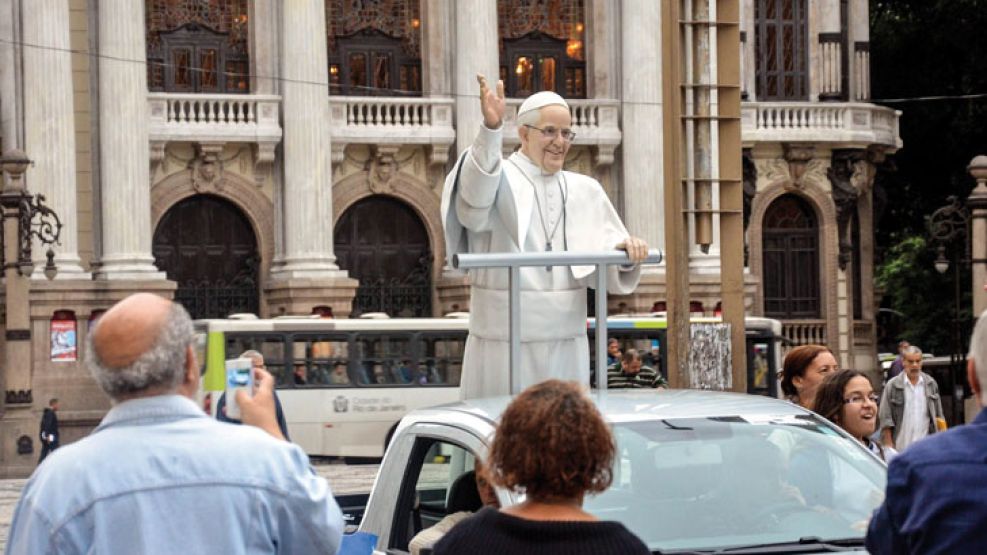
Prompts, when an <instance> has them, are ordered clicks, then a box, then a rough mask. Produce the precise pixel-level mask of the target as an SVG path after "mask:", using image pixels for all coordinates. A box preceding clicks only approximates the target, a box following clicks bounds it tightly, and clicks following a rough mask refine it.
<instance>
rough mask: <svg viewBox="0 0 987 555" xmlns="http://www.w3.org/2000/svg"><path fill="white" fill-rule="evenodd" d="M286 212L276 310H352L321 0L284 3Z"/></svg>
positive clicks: (273, 297) (275, 278) (275, 279)
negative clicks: (338, 238)
mask: <svg viewBox="0 0 987 555" xmlns="http://www.w3.org/2000/svg"><path fill="white" fill-rule="evenodd" d="M278 6H279V9H280V13H281V28H280V45H281V48H280V52H279V56H278V58H279V63H280V69H281V71H280V75H281V83H280V87H281V114H282V126H283V132H284V137H283V139H282V143H281V146H282V156H281V163H282V170H283V174H282V176H283V178H282V181H281V187H280V191H278V192H276V194H278V195H279V197H280V201H281V206H282V209H283V213H282V216H283V217H282V218H281V222H282V223H281V226H280V227H279V230H280V231H281V232H282V236H281V242H280V244H281V245H282V251H281V252H280V253H277V254H276V255H275V266H274V267H272V269H271V281H270V282H269V284H268V287H267V291H268V297H267V298H268V303H269V304H270V305H271V308H272V310H271V313H272V315H277V314H284V313H293V314H297V313H306V314H307V313H308V311H309V310H310V309H311V307H312V306H314V305H316V304H329V305H331V306H332V307H333V312H334V313H335V314H337V315H342V316H345V315H346V314H348V313H349V310H350V303H351V302H352V299H353V294H354V293H355V289H356V285H357V283H356V281H355V280H351V279H348V278H347V277H346V272H345V271H342V270H340V269H339V267H338V266H337V265H336V257H335V256H334V255H333V252H332V250H333V224H334V222H333V216H332V165H331V158H330V156H331V154H330V153H331V151H332V149H331V144H330V143H331V141H330V135H329V128H330V122H329V118H330V116H329V63H328V53H327V51H326V13H325V6H324V4H323V3H322V2H321V0H297V1H292V2H279V3H278Z"/></svg>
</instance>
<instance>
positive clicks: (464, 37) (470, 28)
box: [453, 0, 500, 154]
mask: <svg viewBox="0 0 987 555" xmlns="http://www.w3.org/2000/svg"><path fill="white" fill-rule="evenodd" d="M454 9H455V10H456V19H455V25H454V29H453V32H454V33H455V35H456V43H455V44H456V49H455V53H456V55H455V57H454V59H453V63H454V64H455V66H456V67H455V75H454V76H453V86H454V87H455V92H456V153H457V154H458V153H460V152H462V151H464V150H466V148H467V147H469V146H470V145H471V144H473V139H475V138H476V133H477V131H479V129H480V126H481V125H483V116H482V115H481V114H480V87H479V85H478V84H477V82H476V74H477V73H482V74H483V75H485V76H486V77H487V81H488V82H489V83H490V86H491V87H493V86H495V85H496V83H497V80H498V79H499V78H500V77H499V75H500V59H499V54H498V49H497V37H498V34H497V2H496V1H495V0H460V1H459V2H456V5H455V8H454Z"/></svg>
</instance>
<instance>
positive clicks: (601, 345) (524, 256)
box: [452, 249, 662, 394]
mask: <svg viewBox="0 0 987 555" xmlns="http://www.w3.org/2000/svg"><path fill="white" fill-rule="evenodd" d="M661 260H662V253H661V251H660V250H659V249H651V250H649V251H648V256H647V257H646V258H645V259H644V260H643V261H641V263H642V264H658V263H660V262H661ZM629 263H630V259H629V258H628V257H627V253H626V252H624V251H612V252H603V253H600V252H530V253H484V254H470V253H463V254H455V255H453V257H452V267H453V268H457V269H471V268H504V267H506V268H509V273H508V284H507V286H508V289H509V290H510V300H509V303H508V305H509V311H510V312H509V313H508V326H509V327H510V333H511V340H510V358H509V364H510V368H509V369H508V371H509V373H510V384H511V394H517V393H520V391H521V377H520V373H519V372H518V370H519V369H520V364H521V268H522V267H525V266H584V265H586V266H588V265H595V266H596V285H597V289H596V292H597V293H596V317H597V320H596V346H597V348H596V380H597V386H598V387H600V380H603V387H600V389H604V388H605V387H606V378H605V377H604V374H605V373H606V371H607V368H606V364H605V362H606V358H604V357H605V356H606V354H605V353H606V347H607V344H606V335H607V297H606V295H607V271H606V270H607V266H609V265H612V264H629Z"/></svg>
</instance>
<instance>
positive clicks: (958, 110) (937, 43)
mask: <svg viewBox="0 0 987 555" xmlns="http://www.w3.org/2000/svg"><path fill="white" fill-rule="evenodd" d="M870 15H871V40H870V43H871V44H870V48H871V91H872V93H871V96H872V97H873V98H874V99H876V100H875V102H877V103H878V104H885V105H887V106H890V107H892V108H895V109H897V110H901V111H902V116H901V124H900V132H901V137H902V140H903V142H904V147H903V148H902V149H901V150H899V151H898V152H897V153H896V154H895V156H894V163H895V165H896V166H897V172H895V173H894V174H893V175H892V176H891V177H890V179H889V180H888V181H887V182H886V183H885V186H886V187H887V190H886V191H885V192H886V194H887V196H888V204H887V209H886V210H885V213H884V215H883V217H882V219H881V220H880V221H879V222H878V223H877V227H876V229H875V232H876V245H877V250H878V252H879V253H881V255H879V261H880V262H881V263H880V266H879V267H878V269H877V275H878V276H879V281H880V282H881V285H882V286H883V287H884V294H885V298H884V301H883V304H882V306H884V307H886V308H890V309H893V310H896V311H900V312H901V313H902V314H903V315H904V316H903V318H902V320H903V322H904V326H905V327H904V329H903V330H902V332H901V334H902V335H903V338H904V339H909V340H914V341H915V342H916V343H917V344H919V345H923V346H926V345H928V346H931V347H933V348H934V349H935V350H936V352H938V353H947V352H949V349H950V334H949V330H950V326H949V325H944V324H943V323H944V322H946V323H948V322H949V321H950V320H951V319H952V317H953V316H952V310H953V304H954V301H953V291H954V289H953V282H952V280H951V279H950V278H949V276H951V275H952V270H950V272H949V273H947V276H946V277H942V276H939V275H938V274H937V273H936V272H935V271H934V270H933V267H932V263H933V261H934V258H935V253H934V250H935V247H936V245H929V244H928V241H927V239H926V237H927V236H928V232H927V230H926V227H925V221H926V219H927V217H928V216H929V215H930V214H931V213H932V212H933V211H934V210H935V209H936V208H938V207H940V206H942V205H944V204H945V203H946V197H947V196H949V195H958V196H959V197H960V198H963V199H965V198H966V197H967V196H968V195H969V193H970V191H971V190H972V188H973V186H974V185H975V183H974V181H973V179H972V178H971V177H970V175H969V174H968V173H967V169H966V167H967V165H968V164H969V163H970V160H971V159H972V158H973V157H974V156H976V155H978V154H987V97H984V98H973V99H956V98H953V99H941V100H921V99H919V98H920V97H933V96H950V97H954V96H961V95H978V94H987V71H985V70H984V69H983V68H985V67H987V0H871V2H870ZM882 99H886V100H890V99H914V100H908V101H904V102H882ZM919 249H925V251H924V252H920V251H919ZM961 277H963V278H964V279H963V281H962V282H961V283H962V290H963V292H964V294H965V296H966V297H967V298H968V297H969V290H970V281H969V272H968V271H966V270H964V272H963V274H961ZM944 280H945V281H944ZM965 306H967V307H969V304H968V302H967V304H966V305H965ZM936 322H938V324H936ZM886 331H887V332H888V333H889V334H891V333H894V332H893V330H886ZM884 339H885V341H891V340H895V339H897V337H885V338H884Z"/></svg>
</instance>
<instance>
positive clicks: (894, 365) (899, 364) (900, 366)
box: [885, 341, 911, 383]
mask: <svg viewBox="0 0 987 555" xmlns="http://www.w3.org/2000/svg"><path fill="white" fill-rule="evenodd" d="M909 347H911V344H910V343H908V342H907V341H899V342H898V356H897V357H895V359H894V360H893V361H891V367H890V368H888V377H887V379H886V380H885V383H887V382H889V381H891V378H893V377H895V376H897V375H898V374H901V372H902V371H903V370H904V369H905V359H904V356H905V349H907V348H909Z"/></svg>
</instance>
